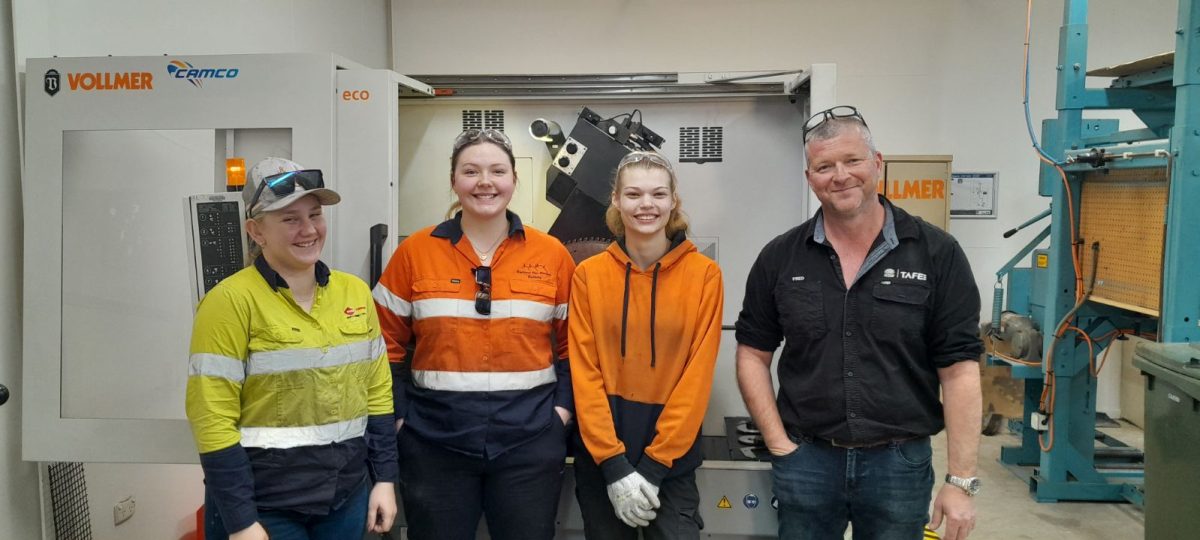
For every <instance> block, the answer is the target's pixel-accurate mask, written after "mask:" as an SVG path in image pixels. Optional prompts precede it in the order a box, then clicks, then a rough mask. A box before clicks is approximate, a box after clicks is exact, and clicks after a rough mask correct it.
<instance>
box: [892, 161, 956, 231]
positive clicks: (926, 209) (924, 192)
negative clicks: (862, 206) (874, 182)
mask: <svg viewBox="0 0 1200 540" xmlns="http://www.w3.org/2000/svg"><path fill="white" fill-rule="evenodd" d="M953 161H954V156H887V155H885V156H883V181H882V182H880V183H879V193H881V194H883V196H885V197H887V198H888V200H889V201H892V204H895V205H896V206H899V207H900V208H903V209H904V210H905V211H907V212H908V213H910V214H912V215H914V216H919V217H920V218H921V219H924V220H925V221H928V222H929V223H932V224H934V225H937V226H938V227H940V228H941V229H942V230H943V231H948V230H949V227H950V166H951V163H952V162H953Z"/></svg>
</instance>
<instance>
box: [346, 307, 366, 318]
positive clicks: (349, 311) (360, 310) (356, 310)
mask: <svg viewBox="0 0 1200 540" xmlns="http://www.w3.org/2000/svg"><path fill="white" fill-rule="evenodd" d="M342 313H343V314H345V315H346V318H347V319H355V318H358V317H362V316H364V315H366V314H367V306H361V307H350V306H346V309H344V310H342Z"/></svg>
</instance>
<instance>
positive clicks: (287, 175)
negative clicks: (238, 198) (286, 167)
mask: <svg viewBox="0 0 1200 540" xmlns="http://www.w3.org/2000/svg"><path fill="white" fill-rule="evenodd" d="M297 184H299V185H300V187H302V188H304V190H305V191H312V190H314V189H317V188H323V187H325V177H324V176H322V174H321V169H305V170H302V171H288V172H284V173H279V174H272V175H271V176H268V177H266V178H263V179H262V182H259V184H258V189H256V190H254V197H252V198H251V199H250V205H249V206H247V207H246V210H247V211H250V210H252V209H253V208H254V205H255V204H258V199H259V198H261V197H262V193H263V190H264V189H270V190H271V193H274V194H275V195H276V196H277V197H287V196H288V195H291V194H292V193H295V192H296V185H297Z"/></svg>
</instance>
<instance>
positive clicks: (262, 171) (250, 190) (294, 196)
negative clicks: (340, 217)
mask: <svg viewBox="0 0 1200 540" xmlns="http://www.w3.org/2000/svg"><path fill="white" fill-rule="evenodd" d="M288 172H294V173H296V174H295V175H294V176H291V177H277V175H280V174H283V173H288ZM272 176H276V178H274V179H272V182H276V183H279V182H283V183H284V184H283V185H282V186H280V187H278V188H276V186H274V185H270V184H271V183H270V182H268V185H267V186H266V187H263V186H262V183H263V179H264V178H270V177H272ZM260 190H261V193H259V191H260ZM281 192H282V193H284V194H283V195H280V194H279V193H281ZM256 193H257V194H258V199H257V200H254V196H255V194H256ZM307 195H313V196H315V197H316V198H317V200H318V201H320V202H321V204H322V205H324V206H330V205H334V204H337V203H339V202H341V200H342V197H341V196H340V195H338V194H337V192H336V191H334V190H332V189H329V188H327V187H325V183H324V180H323V178H322V174H321V171H320V170H319V169H305V168H304V167H302V166H301V165H300V164H299V163H296V162H294V161H292V160H289V159H284V158H278V157H269V158H266V159H264V160H262V161H259V162H258V163H255V164H254V166H253V167H251V168H250V173H249V174H247V175H246V187H245V188H244V189H243V191H242V198H243V200H245V201H246V215H247V216H249V217H258V216H260V215H262V214H264V213H266V212H274V211H276V210H283V209H284V208H287V207H288V206H289V205H291V204H292V203H294V202H296V201H298V200H300V199H301V198H302V197H305V196H307Z"/></svg>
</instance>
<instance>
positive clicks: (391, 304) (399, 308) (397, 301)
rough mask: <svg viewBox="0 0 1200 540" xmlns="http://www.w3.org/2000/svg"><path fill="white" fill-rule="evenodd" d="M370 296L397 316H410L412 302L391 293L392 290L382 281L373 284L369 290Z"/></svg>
mask: <svg viewBox="0 0 1200 540" xmlns="http://www.w3.org/2000/svg"><path fill="white" fill-rule="evenodd" d="M371 298H374V299H375V302H376V303H378V304H379V305H381V306H383V307H385V308H387V310H388V311H390V312H392V313H395V314H396V316H397V317H410V316H412V312H413V305H412V303H410V302H408V301H406V300H404V299H403V298H400V297H399V296H396V295H395V294H392V291H389V290H388V288H387V287H384V286H383V284H382V283H379V284H376V285H375V289H373V290H372V291H371Z"/></svg>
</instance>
